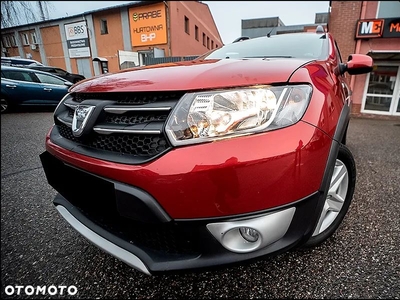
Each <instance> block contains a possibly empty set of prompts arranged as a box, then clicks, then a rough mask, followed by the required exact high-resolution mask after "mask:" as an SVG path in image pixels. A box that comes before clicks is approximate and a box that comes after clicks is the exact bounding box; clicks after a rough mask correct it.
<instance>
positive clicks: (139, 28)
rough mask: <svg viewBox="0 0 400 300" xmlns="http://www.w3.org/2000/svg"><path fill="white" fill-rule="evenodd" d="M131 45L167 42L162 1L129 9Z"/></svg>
mask: <svg viewBox="0 0 400 300" xmlns="http://www.w3.org/2000/svg"><path fill="white" fill-rule="evenodd" d="M129 24H130V26H131V41H132V46H136V47H138V46H149V45H158V44H166V43H167V22H166V13H165V5H164V3H163V2H161V3H158V4H154V5H146V6H139V7H132V8H130V9H129Z"/></svg>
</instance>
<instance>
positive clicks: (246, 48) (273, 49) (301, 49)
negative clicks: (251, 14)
mask: <svg viewBox="0 0 400 300" xmlns="http://www.w3.org/2000/svg"><path fill="white" fill-rule="evenodd" d="M327 45H328V39H327V38H325V35H319V34H315V33H309V34H308V33H302V34H282V35H273V36H271V37H260V38H254V39H249V40H244V41H241V42H236V43H232V44H228V45H225V46H223V47H222V48H219V49H217V50H215V51H213V52H211V53H209V54H206V55H205V56H203V57H200V58H199V59H225V58H274V57H287V58H308V59H309V58H311V59H324V58H326V57H327V54H328V46H327Z"/></svg>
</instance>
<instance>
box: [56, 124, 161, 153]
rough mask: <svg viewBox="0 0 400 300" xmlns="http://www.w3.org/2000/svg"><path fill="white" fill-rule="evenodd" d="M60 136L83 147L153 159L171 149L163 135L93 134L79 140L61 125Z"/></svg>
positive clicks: (59, 128) (67, 128) (59, 127)
mask: <svg viewBox="0 0 400 300" xmlns="http://www.w3.org/2000/svg"><path fill="white" fill-rule="evenodd" d="M57 127H58V130H59V132H60V135H61V136H62V137H63V138H66V139H68V140H71V141H73V142H75V143H79V144H81V145H84V146H87V147H90V148H93V149H99V150H105V151H111V152H113V153H120V154H128V155H133V156H141V157H146V158H148V157H153V156H155V155H157V154H160V153H162V152H164V151H166V150H167V149H168V148H169V144H168V141H167V140H166V139H165V137H164V136H163V135H149V134H136V135H133V134H120V133H116V134H112V135H102V134H97V133H93V134H92V135H91V136H90V138H88V139H84V140H79V139H78V138H77V137H75V136H74V135H73V134H72V131H71V128H69V127H68V126H66V125H64V124H61V125H57Z"/></svg>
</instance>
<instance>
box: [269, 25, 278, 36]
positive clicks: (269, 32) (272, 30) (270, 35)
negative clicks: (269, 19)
mask: <svg viewBox="0 0 400 300" xmlns="http://www.w3.org/2000/svg"><path fill="white" fill-rule="evenodd" d="M275 28H276V27H274V28H272V29H271V31H270V32H268V33H267V37H270V36H271V33H272V31H273V30H274V29H275Z"/></svg>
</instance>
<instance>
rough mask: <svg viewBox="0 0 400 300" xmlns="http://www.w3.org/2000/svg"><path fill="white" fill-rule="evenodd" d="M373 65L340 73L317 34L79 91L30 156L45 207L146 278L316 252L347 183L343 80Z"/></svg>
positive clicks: (361, 60)
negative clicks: (48, 190) (49, 191)
mask: <svg viewBox="0 0 400 300" xmlns="http://www.w3.org/2000/svg"><path fill="white" fill-rule="evenodd" d="M372 64H373V62H372V59H371V58H370V57H369V56H366V55H357V54H353V55H350V57H349V59H348V61H347V62H342V59H341V57H340V53H339V49H338V47H337V44H336V43H335V40H334V38H333V37H332V35H331V34H330V33H326V32H320V31H318V30H317V32H316V33H299V34H284V35H276V36H270V37H268V36H266V37H260V38H254V39H247V40H243V41H240V42H235V43H232V44H229V45H226V46H224V47H221V48H219V49H216V50H214V51H212V52H210V53H207V54H206V55H204V56H202V57H199V58H198V59H196V60H194V61H189V62H178V63H168V64H163V65H155V66H147V67H141V68H136V69H132V70H124V71H121V72H118V73H115V74H107V75H105V76H101V77H98V78H93V79H89V80H86V81H83V82H81V83H78V84H76V85H75V86H73V87H71V89H70V91H69V94H68V95H67V96H66V97H64V99H63V100H62V101H61V102H60V104H59V105H58V107H57V109H56V110H55V112H54V126H53V127H52V129H51V130H50V132H49V133H48V135H47V137H46V151H45V152H44V153H42V154H41V155H40V157H41V161H42V164H43V167H44V170H45V174H46V177H47V180H48V182H49V184H50V185H51V186H52V187H53V188H54V189H55V190H57V191H58V194H57V196H56V197H55V199H54V205H55V206H56V208H57V210H58V211H59V212H60V214H61V215H62V216H63V217H64V218H65V219H66V220H67V221H68V222H69V223H70V224H71V225H72V226H73V227H74V228H75V229H76V230H77V231H78V232H80V233H81V234H82V235H83V236H85V237H86V238H87V239H89V240H90V241H91V242H92V243H94V244H95V245H97V246H98V247H100V248H101V249H103V250H105V251H106V252H108V253H110V254H112V255H114V256H115V257H117V258H119V259H120V260H122V261H124V262H125V263H127V264H128V265H130V266H132V267H134V268H136V269H138V270H140V271H142V272H144V273H146V274H154V273H158V272H164V271H176V270H184V269H199V268H208V267H213V266H220V265H227V264H231V263H238V262H244V261H246V260H250V259H255V258H261V257H263V256H267V255H274V254H277V253H280V252H282V251H287V250H289V249H291V248H294V247H300V246H303V247H310V246H315V245H318V244H320V243H322V242H323V241H325V240H326V239H327V238H328V237H330V236H331V235H332V234H333V232H334V231H336V229H337V228H338V227H339V225H340V223H341V222H342V220H343V218H344V217H345V214H346V212H347V211H348V208H349V205H350V202H351V199H352V196H353V191H354V187H355V182H356V171H355V162H354V159H353V156H352V154H351V153H350V151H349V150H348V148H347V147H346V146H345V142H346V132H347V127H348V124H349V113H350V104H351V92H350V90H349V87H348V84H347V80H346V78H345V76H344V75H345V73H346V72H348V73H349V74H361V73H367V72H370V71H371V70H372Z"/></svg>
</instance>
